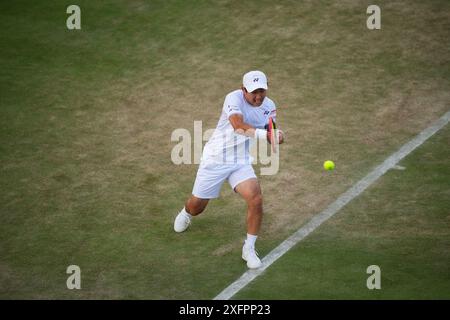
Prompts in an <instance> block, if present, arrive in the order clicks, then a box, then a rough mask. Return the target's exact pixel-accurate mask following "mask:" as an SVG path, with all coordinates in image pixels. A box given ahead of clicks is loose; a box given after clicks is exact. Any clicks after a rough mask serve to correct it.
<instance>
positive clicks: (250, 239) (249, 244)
mask: <svg viewBox="0 0 450 320" xmlns="http://www.w3.org/2000/svg"><path fill="white" fill-rule="evenodd" d="M256 238H258V236H254V235H252V234H248V233H247V240H245V245H246V246H247V247H251V248H254V247H255V242H256Z"/></svg>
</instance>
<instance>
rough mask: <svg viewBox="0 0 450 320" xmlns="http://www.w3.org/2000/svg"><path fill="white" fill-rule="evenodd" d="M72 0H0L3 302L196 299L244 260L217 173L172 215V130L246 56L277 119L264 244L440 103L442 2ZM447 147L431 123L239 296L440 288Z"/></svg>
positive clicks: (178, 185)
mask: <svg viewBox="0 0 450 320" xmlns="http://www.w3.org/2000/svg"><path fill="white" fill-rule="evenodd" d="M71 4H75V3H73V2H67V1H58V2H53V1H37V2H33V1H14V2H9V3H7V2H2V3H1V4H0V27H1V28H0V30H1V31H0V35H1V41H2V50H1V53H0V62H1V66H2V68H1V69H2V71H1V72H0V89H1V90H0V92H1V94H0V112H1V117H0V130H1V134H0V139H1V140H0V163H1V167H0V168H1V191H2V192H1V193H0V298H2V299H212V298H214V297H215V296H216V295H217V294H218V293H219V292H221V291H222V290H223V289H224V288H225V287H227V286H228V285H229V284H230V283H231V282H233V281H235V280H236V279H237V278H238V277H240V276H241V274H242V273H243V272H245V271H246V270H247V267H246V265H245V263H244V262H243V261H242V259H241V257H240V251H241V246H242V242H243V240H244V238H245V232H246V228H245V212H246V211H245V210H246V207H245V203H244V201H243V200H241V199H240V198H239V197H238V196H237V195H235V194H233V192H232V191H231V190H230V188H229V187H228V185H226V184H225V185H224V187H223V189H222V193H221V198H219V199H217V200H214V201H212V202H210V204H209V205H208V208H207V209H206V211H205V212H204V213H203V214H202V215H201V216H199V217H198V218H195V220H194V221H193V224H192V226H191V228H190V229H189V230H188V231H187V232H186V233H182V234H175V233H174V232H173V229H172V227H173V219H174V218H175V216H176V214H177V213H178V211H179V210H180V209H181V208H182V206H183V204H184V201H185V200H186V198H187V197H188V195H189V194H190V192H191V190H192V185H193V182H194V179H195V174H196V171H197V167H198V166H197V165H180V166H177V165H174V164H173V163H172V161H171V158H170V154H171V150H172V148H173V147H174V145H175V143H174V142H172V141H171V140H170V137H171V133H172V131H174V130H175V129H177V128H186V129H188V130H189V131H191V132H192V131H193V124H194V121H200V120H201V121H203V129H204V130H206V129H210V128H214V127H215V126H216V124H217V120H218V118H219V116H220V111H221V107H222V103H223V99H224V97H225V95H226V94H227V93H228V92H230V91H232V90H234V89H237V88H238V87H239V86H240V82H241V79H242V75H243V74H244V73H245V72H246V71H248V70H253V69H260V70H262V71H264V72H265V73H266V74H267V76H268V78H269V85H270V88H269V91H268V96H269V97H271V98H272V99H273V100H274V101H275V102H276V103H277V108H278V109H277V119H278V126H279V127H280V128H281V129H283V130H284V132H285V133H286V143H285V144H284V145H282V146H281V151H280V156H281V160H280V163H281V164H280V171H279V172H278V174H277V175H274V176H261V177H260V183H261V186H262V190H263V196H264V210H265V215H264V221H263V225H262V231H261V234H260V236H259V238H258V242H257V249H258V251H259V252H260V254H261V256H265V255H266V254H267V253H269V252H270V251H271V250H272V249H273V248H275V247H276V246H277V245H278V244H279V243H280V242H282V241H283V240H284V239H286V238H287V237H288V236H290V235H291V234H292V233H293V232H295V231H296V230H297V229H298V228H300V227H301V226H303V225H304V224H305V223H307V222H308V221H309V220H310V219H311V217H313V216H314V215H315V214H318V213H319V212H321V211H322V210H323V209H324V208H326V207H327V206H328V205H329V204H330V203H332V202H333V201H334V200H335V199H336V198H337V197H338V196H339V195H340V194H342V193H343V192H345V191H346V190H347V189H348V188H350V187H351V186H352V185H353V184H355V183H356V182H357V181H359V180H360V179H361V178H362V177H364V176H365V175H366V174H367V173H368V172H370V171H371V170H372V169H373V168H374V167H375V166H377V165H378V164H380V163H381V162H382V161H383V160H384V159H385V158H387V157H388V156H389V155H390V154H392V153H393V152H395V151H397V150H398V148H399V147H400V146H402V145H403V144H404V143H406V142H407V141H409V140H410V139H412V138H413V137H414V136H415V135H417V134H418V133H419V132H421V131H422V130H423V129H425V128H427V127H428V126H429V125H431V124H432V123H433V122H434V121H435V120H436V119H438V118H439V117H441V116H442V115H443V114H445V113H446V112H447V111H449V110H450V103H449V102H450V90H449V88H450V49H449V47H448V40H449V39H450V3H449V2H448V1H444V0H433V1H426V2H422V1H415V0H414V1H395V2H392V1H384V0H382V1H377V3H376V4H377V5H378V6H380V8H381V30H373V31H371V30H368V29H367V27H366V19H367V17H368V15H367V14H366V9H367V7H368V6H369V5H371V4H375V3H372V2H370V1H335V0H329V1H301V2H300V1H285V0H282V1H276V2H273V1H245V2H242V1H234V0H218V1H200V0H199V1H180V0H177V1H139V0H136V1H115V0H113V1H107V2H103V1H84V0H83V1H77V3H76V4H77V5H78V6H79V7H80V8H81V30H68V29H67V28H66V19H67V17H68V16H69V15H68V14H67V13H66V8H67V7H68V6H69V5H71ZM449 144H450V128H449V126H448V125H447V126H446V127H444V128H443V129H442V130H441V131H439V132H438V133H437V134H436V135H435V136H433V137H431V138H430V139H429V140H428V141H426V142H425V143H424V144H423V145H422V146H420V147H419V148H418V149H417V150H415V151H414V152H413V153H412V154H410V155H409V156H408V157H406V158H405V159H404V160H403V161H401V162H400V163H399V165H400V166H403V167H405V170H390V171H389V172H388V173H387V174H386V175H385V176H383V177H381V178H380V179H379V180H378V181H377V182H376V183H375V184H374V185H372V186H371V187H370V188H369V189H368V190H366V191H365V192H364V193H363V194H362V195H361V196H359V197H357V198H355V199H354V200H353V201H352V202H351V203H349V204H348V205H347V206H346V207H344V208H343V209H342V210H341V211H340V212H338V213H337V214H336V215H335V216H334V217H332V218H331V219H330V220H328V221H327V222H326V223H325V224H323V225H322V226H320V227H319V228H318V229H317V230H315V231H314V232H313V233H312V234H311V235H310V236H308V237H307V238H306V239H304V240H303V241H302V242H300V243H299V244H298V245H297V246H295V247H294V248H293V249H292V250H291V251H289V252H288V253H287V254H286V255H285V256H283V257H282V258H281V259H280V260H278V261H277V262H276V263H275V264H273V265H272V266H271V267H270V268H269V269H268V270H266V272H265V273H264V274H263V275H262V276H261V277H259V278H257V279H256V280H255V281H254V282H252V283H250V284H249V286H248V287H246V288H244V289H243V290H242V291H241V292H239V293H238V294H237V295H236V296H235V298H237V299H448V298H449V294H450V282H449V279H450V257H449V250H448V248H449V246H450V220H449V219H450V201H449V199H450V182H449V181H450V169H449V165H450V160H449V159H450V154H449V148H448V146H449ZM328 159H331V160H333V161H334V162H335V163H336V169H335V170H334V171H333V172H326V171H324V170H323V168H322V164H323V161H325V160H328ZM255 172H256V173H257V174H258V173H259V167H258V166H256V167H255ZM72 264H75V265H78V266H80V268H81V286H82V289H81V290H68V289H67V287H66V280H67V277H68V276H69V275H67V274H66V268H67V267H68V266H69V265H72ZM372 264H375V265H379V266H380V268H381V278H382V282H381V286H382V289H381V290H368V289H367V288H366V286H365V284H366V279H367V277H368V276H369V275H368V274H366V268H367V267H368V266H369V265H372Z"/></svg>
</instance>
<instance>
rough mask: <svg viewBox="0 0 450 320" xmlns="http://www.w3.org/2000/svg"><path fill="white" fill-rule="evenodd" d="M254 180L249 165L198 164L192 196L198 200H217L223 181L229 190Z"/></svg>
mask: <svg viewBox="0 0 450 320" xmlns="http://www.w3.org/2000/svg"><path fill="white" fill-rule="evenodd" d="M251 178H256V175H255V172H254V171H253V167H252V165H250V164H216V163H200V166H199V168H198V171H197V177H196V178H195V183H194V188H193V190H192V194H193V195H194V196H196V197H197V198H200V199H213V198H218V197H219V195H220V189H221V188H222V184H223V183H224V181H225V180H228V183H229V184H230V186H231V188H232V189H233V190H234V188H236V186H237V185H238V184H239V183H241V182H242V181H245V180H247V179H251Z"/></svg>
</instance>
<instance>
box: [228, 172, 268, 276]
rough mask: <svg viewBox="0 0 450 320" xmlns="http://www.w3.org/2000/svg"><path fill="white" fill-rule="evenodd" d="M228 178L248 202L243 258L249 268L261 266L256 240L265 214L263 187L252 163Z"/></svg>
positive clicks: (234, 188)
mask: <svg viewBox="0 0 450 320" xmlns="http://www.w3.org/2000/svg"><path fill="white" fill-rule="evenodd" d="M228 180H229V182H230V185H231V187H232V188H233V190H234V191H235V192H237V193H239V194H240V195H241V196H242V198H244V200H245V201H246V203H247V239H246V240H245V243H244V246H243V247H242V258H243V259H244V260H245V261H247V266H248V267H249V268H259V267H260V266H261V260H260V259H259V257H258V255H257V253H256V250H255V242H256V239H257V237H258V233H259V229H260V227H261V222H262V216H263V200H262V194H261V187H260V185H259V182H258V180H257V178H256V175H255V173H254V171H253V168H252V166H251V165H246V166H242V167H241V168H239V169H238V170H236V171H235V172H233V173H232V174H231V175H230V177H229V179H228Z"/></svg>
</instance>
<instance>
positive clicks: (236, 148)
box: [202, 89, 276, 164]
mask: <svg viewBox="0 0 450 320" xmlns="http://www.w3.org/2000/svg"><path fill="white" fill-rule="evenodd" d="M236 113H239V114H242V116H243V118H244V122H245V123H248V124H249V125H251V126H253V127H255V128H259V129H264V126H265V125H266V124H267V123H268V122H269V117H272V118H273V120H276V106H275V103H274V102H273V101H272V100H271V99H269V98H268V97H265V98H264V100H263V103H262V104H261V105H260V106H259V107H255V106H252V105H251V104H249V103H248V102H247V101H246V100H245V98H244V93H243V92H242V90H241V89H238V90H235V91H233V92H230V93H229V94H228V95H227V96H226V97H225V102H224V103H223V108H222V114H221V115H220V119H219V122H218V123H217V127H216V129H215V130H214V133H213V135H212V136H211V138H210V139H209V140H208V142H207V143H206V145H205V147H204V149H203V154H202V162H203V163H219V164H251V163H252V161H253V158H252V157H251V156H250V148H251V146H252V144H253V143H255V139H253V138H250V137H246V136H244V135H241V134H237V133H235V132H234V129H233V126H232V125H231V123H230V121H229V120H228V118H229V117H230V116H231V115H232V114H236Z"/></svg>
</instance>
